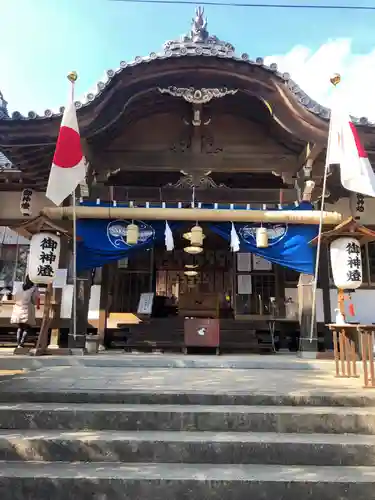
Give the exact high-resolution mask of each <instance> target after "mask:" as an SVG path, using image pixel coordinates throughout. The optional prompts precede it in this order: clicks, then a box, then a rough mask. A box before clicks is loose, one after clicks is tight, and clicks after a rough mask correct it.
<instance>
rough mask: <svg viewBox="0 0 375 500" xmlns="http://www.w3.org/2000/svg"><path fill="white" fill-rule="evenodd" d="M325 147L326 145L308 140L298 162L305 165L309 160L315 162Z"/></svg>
mask: <svg viewBox="0 0 375 500" xmlns="http://www.w3.org/2000/svg"><path fill="white" fill-rule="evenodd" d="M323 149H324V146H323V145H322V144H317V143H311V142H308V143H307V144H306V146H305V148H304V150H303V151H302V153H301V154H300V155H299V157H298V164H299V165H300V166H303V165H306V163H307V162H308V161H310V162H314V161H315V160H316V159H317V157H318V156H319V155H320V153H321V152H322V151H323Z"/></svg>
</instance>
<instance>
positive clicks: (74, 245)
mask: <svg viewBox="0 0 375 500" xmlns="http://www.w3.org/2000/svg"><path fill="white" fill-rule="evenodd" d="M72 203H73V338H74V341H76V340H77V214H76V194H75V191H73V193H72Z"/></svg>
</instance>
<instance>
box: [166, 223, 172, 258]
mask: <svg viewBox="0 0 375 500" xmlns="http://www.w3.org/2000/svg"><path fill="white" fill-rule="evenodd" d="M164 236H165V247H166V249H167V251H168V252H171V251H172V250H173V249H174V240H173V234H172V231H171V228H170V227H169V224H168V221H165V231H164Z"/></svg>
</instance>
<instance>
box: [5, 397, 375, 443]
mask: <svg viewBox="0 0 375 500" xmlns="http://www.w3.org/2000/svg"><path fill="white" fill-rule="evenodd" d="M0 428H1V429H20V430H22V429H34V430H35V429H45V430H48V429H49V430H54V429H65V430H76V431H79V430H92V431H97V430H114V431H115V430H119V431H121V430H123V431H125V430H148V431H156V430H157V431H212V432H220V431H223V432H225V431H236V432H249V431H252V432H287V433H294V432H298V433H308V434H311V433H316V432H317V433H333V434H340V433H358V434H368V435H371V434H375V410H374V409H373V408H341V407H340V408H338V407H336V408H332V407H313V406H311V407H303V406H299V407H298V406H296V407H293V406H280V407H278V406H238V405H232V406H221V405H213V406H208V405H185V406H182V405H116V404H112V405H107V404H85V405H84V404H73V403H69V404H61V403H60V404H55V403H40V404H37V403H20V404H17V403H8V404H7V403H2V404H0Z"/></svg>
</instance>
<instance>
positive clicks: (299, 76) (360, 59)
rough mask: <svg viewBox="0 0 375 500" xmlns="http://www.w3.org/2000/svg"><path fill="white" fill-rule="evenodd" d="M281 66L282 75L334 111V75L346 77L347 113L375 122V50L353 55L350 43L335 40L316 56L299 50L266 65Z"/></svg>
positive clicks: (273, 58)
mask: <svg viewBox="0 0 375 500" xmlns="http://www.w3.org/2000/svg"><path fill="white" fill-rule="evenodd" d="M272 62H274V63H277V65H278V69H279V71H281V72H288V73H290V75H291V77H292V78H293V80H294V81H295V82H296V83H297V84H298V85H299V86H300V87H301V88H302V90H304V91H305V92H306V93H307V94H308V95H309V96H310V97H311V98H312V99H315V100H316V101H317V102H318V103H319V104H322V105H324V106H327V107H330V101H331V98H330V95H331V90H332V85H331V84H330V82H329V78H330V77H331V76H332V75H333V74H334V73H339V74H340V75H341V76H342V81H341V83H340V86H339V88H340V94H341V95H342V97H343V98H344V100H345V102H346V105H347V110H348V111H349V112H350V113H351V114H352V115H354V116H356V117H361V116H365V117H368V118H370V119H371V120H372V121H375V90H374V82H375V49H374V50H372V51H371V52H369V53H368V54H354V53H352V44H351V40H349V39H341V40H332V41H328V42H327V43H325V44H324V45H322V46H321V47H320V48H319V49H318V50H317V51H316V52H313V51H312V50H310V49H309V48H307V47H304V46H296V47H294V48H293V49H292V50H291V51H290V52H289V53H287V54H285V55H273V56H269V57H266V58H265V64H271V63H272Z"/></svg>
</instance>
